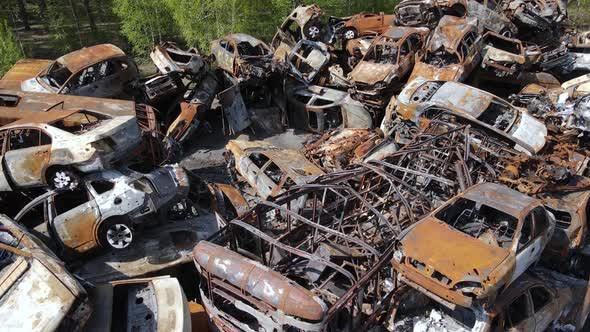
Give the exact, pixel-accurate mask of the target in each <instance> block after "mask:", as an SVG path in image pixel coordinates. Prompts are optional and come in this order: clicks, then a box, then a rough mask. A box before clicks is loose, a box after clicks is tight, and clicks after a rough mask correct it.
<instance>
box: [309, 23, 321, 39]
mask: <svg viewBox="0 0 590 332" xmlns="http://www.w3.org/2000/svg"><path fill="white" fill-rule="evenodd" d="M319 34H320V28H318V27H316V26H313V27H309V36H310V37H311V38H315V37H316V36H317V35H319Z"/></svg>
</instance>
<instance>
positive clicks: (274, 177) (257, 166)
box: [226, 140, 324, 199]
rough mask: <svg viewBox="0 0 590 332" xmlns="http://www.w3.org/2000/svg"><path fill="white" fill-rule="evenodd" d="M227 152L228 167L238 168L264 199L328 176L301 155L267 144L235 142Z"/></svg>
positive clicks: (230, 143)
mask: <svg viewBox="0 0 590 332" xmlns="http://www.w3.org/2000/svg"><path fill="white" fill-rule="evenodd" d="M226 151H227V152H226V155H227V158H228V159H229V163H228V167H230V168H231V169H233V168H234V167H235V170H236V171H237V173H238V174H240V175H241V176H242V177H243V178H244V179H245V180H246V182H248V184H249V185H250V186H251V187H252V188H253V189H254V190H255V191H256V193H257V194H258V195H259V196H260V197H262V198H263V199H266V198H267V197H275V196H277V195H279V194H280V193H282V192H284V191H285V190H286V189H288V188H289V187H291V186H293V185H295V184H304V183H308V182H310V181H311V180H313V179H315V178H316V177H317V176H319V175H321V174H324V172H323V171H322V170H321V169H320V168H319V167H317V166H316V165H314V164H313V163H311V162H310V161H308V160H307V159H306V158H305V156H304V155H303V154H302V153H301V152H299V151H297V150H291V149H284V150H282V149H278V148H276V147H274V146H272V145H271V144H270V143H267V142H264V141H239V140H231V141H229V143H228V144H227V146H226ZM232 172H233V171H232Z"/></svg>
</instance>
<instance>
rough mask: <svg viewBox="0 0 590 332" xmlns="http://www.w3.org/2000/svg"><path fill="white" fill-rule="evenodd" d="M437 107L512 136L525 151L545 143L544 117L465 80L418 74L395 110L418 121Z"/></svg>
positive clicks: (430, 114)
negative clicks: (461, 81) (539, 116)
mask: <svg viewBox="0 0 590 332" xmlns="http://www.w3.org/2000/svg"><path fill="white" fill-rule="evenodd" d="M437 107H439V108H441V110H442V109H446V110H447V111H450V113H454V114H458V115H461V116H463V117H466V118H469V119H470V120H471V121H473V122H474V124H477V125H479V126H482V127H484V128H487V129H489V130H490V132H496V133H498V134H501V135H502V136H505V137H507V138H509V139H510V140H513V141H514V142H515V143H516V145H517V146H518V149H519V150H521V151H523V152H526V153H529V154H535V153H537V152H539V151H540V150H541V149H542V148H543V147H544V146H545V141H546V136H547V128H546V127H545V125H544V124H543V123H542V122H541V121H539V120H537V119H535V118H534V117H533V116H531V115H529V114H528V113H527V112H526V111H525V110H524V109H520V108H517V107H514V106H512V105H511V104H509V103H508V102H506V101H504V100H502V99H500V98H498V97H496V96H494V95H492V94H491V93H488V92H485V91H483V90H479V89H476V88H473V87H471V86H468V85H465V84H462V83H457V82H443V81H427V80H424V79H421V78H418V79H416V80H414V81H412V82H410V83H409V84H408V85H407V86H406V88H405V89H404V90H403V91H402V92H401V93H400V94H399V96H398V98H397V106H396V112H397V114H398V115H399V116H400V117H401V118H402V119H404V120H410V121H413V122H414V123H416V124H419V123H421V121H422V120H420V118H421V117H425V118H432V117H434V116H437V115H438V114H439V113H438V112H437V111H436V109H437ZM447 111H443V113H444V112H447Z"/></svg>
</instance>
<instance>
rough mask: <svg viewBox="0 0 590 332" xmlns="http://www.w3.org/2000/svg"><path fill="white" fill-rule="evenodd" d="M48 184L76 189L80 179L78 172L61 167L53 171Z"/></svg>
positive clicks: (60, 187) (55, 187)
mask: <svg viewBox="0 0 590 332" xmlns="http://www.w3.org/2000/svg"><path fill="white" fill-rule="evenodd" d="M48 184H50V185H51V186H52V187H53V188H54V189H70V190H72V189H76V187H78V185H79V184H80V179H79V177H78V175H77V174H76V173H74V172H73V171H71V170H68V169H60V170H56V171H55V172H52V173H51V176H50V177H49V181H48Z"/></svg>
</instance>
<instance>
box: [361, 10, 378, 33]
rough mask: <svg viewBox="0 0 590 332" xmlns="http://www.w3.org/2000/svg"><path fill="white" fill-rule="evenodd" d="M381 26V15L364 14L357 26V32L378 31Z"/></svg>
mask: <svg viewBox="0 0 590 332" xmlns="http://www.w3.org/2000/svg"><path fill="white" fill-rule="evenodd" d="M382 26H383V15H382V14H381V15H380V14H366V15H364V17H363V18H362V20H361V22H360V24H359V30H373V31H374V30H378V29H379V28H381V27H382Z"/></svg>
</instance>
